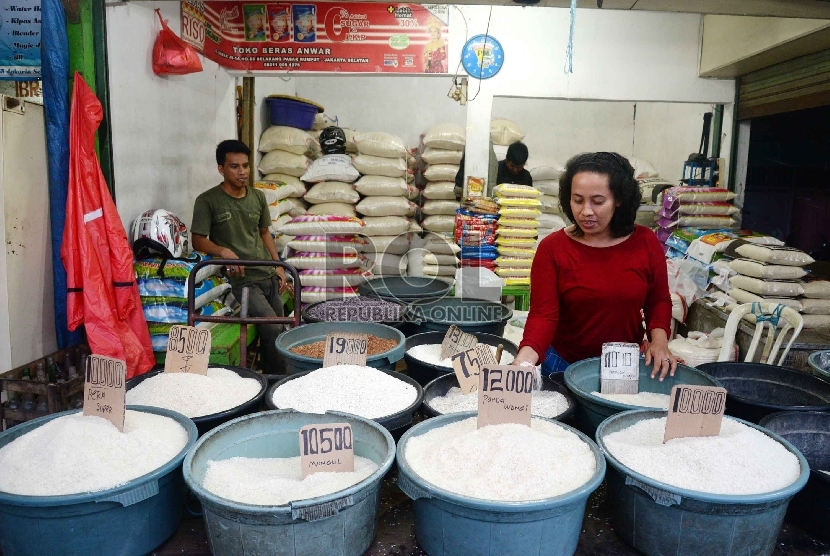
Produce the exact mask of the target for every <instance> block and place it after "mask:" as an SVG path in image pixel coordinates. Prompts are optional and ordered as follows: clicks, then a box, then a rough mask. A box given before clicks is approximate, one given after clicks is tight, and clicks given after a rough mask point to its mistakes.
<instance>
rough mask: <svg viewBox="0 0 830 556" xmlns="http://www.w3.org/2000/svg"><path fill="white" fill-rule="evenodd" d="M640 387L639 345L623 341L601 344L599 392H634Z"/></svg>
mask: <svg viewBox="0 0 830 556" xmlns="http://www.w3.org/2000/svg"><path fill="white" fill-rule="evenodd" d="M639 388H640V346H638V345H637V344H627V343H623V342H611V343H606V344H602V356H601V357H600V392H601V393H602V394H636V393H637V392H638V391H639Z"/></svg>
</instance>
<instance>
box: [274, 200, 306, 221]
mask: <svg viewBox="0 0 830 556" xmlns="http://www.w3.org/2000/svg"><path fill="white" fill-rule="evenodd" d="M306 207H307V205H306V204H305V203H304V202H303V201H302V200H301V199H292V198H288V199H283V200H282V201H278V202H277V203H274V204H272V205H268V212H270V213H271V221H272V222H273V221H274V220H278V219H279V218H280V216H282V215H284V214H287V215H288V216H292V217H294V216H301V215H303V214H305V213H306Z"/></svg>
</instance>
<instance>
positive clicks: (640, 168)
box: [628, 156, 657, 180]
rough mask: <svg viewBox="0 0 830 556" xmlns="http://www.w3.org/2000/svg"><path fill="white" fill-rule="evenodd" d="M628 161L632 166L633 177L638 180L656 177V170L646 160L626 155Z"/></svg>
mask: <svg viewBox="0 0 830 556" xmlns="http://www.w3.org/2000/svg"><path fill="white" fill-rule="evenodd" d="M628 162H629V163H630V164H631V166H632V167H633V168H634V178H635V179H638V180H643V179H646V178H656V177H657V170H656V169H655V168H654V166H653V165H652V164H651V162H648V161H646V160H641V159H639V158H635V157H633V156H629V157H628Z"/></svg>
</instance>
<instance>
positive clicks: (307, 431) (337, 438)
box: [300, 423, 354, 479]
mask: <svg viewBox="0 0 830 556" xmlns="http://www.w3.org/2000/svg"><path fill="white" fill-rule="evenodd" d="M300 465H301V466H302V472H303V479H305V478H306V477H307V476H309V475H311V474H312V473H320V472H321V471H325V472H327V473H342V472H346V473H348V472H351V471H354V437H353V436H352V427H351V425H349V424H347V423H329V424H325V425H306V426H304V427H303V428H301V429H300Z"/></svg>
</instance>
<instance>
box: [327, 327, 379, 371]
mask: <svg viewBox="0 0 830 556" xmlns="http://www.w3.org/2000/svg"><path fill="white" fill-rule="evenodd" d="M368 352H369V336H368V335H367V334H349V333H348V332H334V333H332V334H329V335H328V336H326V349H325V351H324V352H323V366H324V367H333V366H334V365H360V366H366V355H367V354H368Z"/></svg>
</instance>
